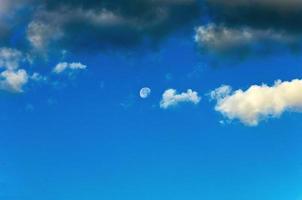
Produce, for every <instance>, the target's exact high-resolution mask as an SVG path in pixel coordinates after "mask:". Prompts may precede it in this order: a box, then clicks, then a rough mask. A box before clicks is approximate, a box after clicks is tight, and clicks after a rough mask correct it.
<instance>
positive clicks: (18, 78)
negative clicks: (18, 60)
mask: <svg viewBox="0 0 302 200" xmlns="http://www.w3.org/2000/svg"><path fill="white" fill-rule="evenodd" d="M27 82H28V74H27V72H26V71H25V70H24V69H19V70H17V71H11V70H6V71H3V72H2V73H1V74H0V89H1V90H5V91H9V92H14V93H20V92H23V89H22V88H23V86H24V85H25V84H26V83H27Z"/></svg>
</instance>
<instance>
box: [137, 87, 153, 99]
mask: <svg viewBox="0 0 302 200" xmlns="http://www.w3.org/2000/svg"><path fill="white" fill-rule="evenodd" d="M150 94H151V89H150V88H148V87H144V88H142V89H141V90H140V91H139V96H140V97H141V98H142V99H146V98H148V97H149V96H150Z"/></svg>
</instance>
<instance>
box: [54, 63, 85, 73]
mask: <svg viewBox="0 0 302 200" xmlns="http://www.w3.org/2000/svg"><path fill="white" fill-rule="evenodd" d="M86 68H87V66H86V65H83V64H82V63H79V62H78V63H75V62H73V63H67V62H62V63H58V64H57V65H56V66H55V68H54V69H53V72H54V73H56V74H60V73H62V72H63V71H65V70H68V69H69V70H84V69H86Z"/></svg>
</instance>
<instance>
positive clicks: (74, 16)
mask: <svg viewBox="0 0 302 200" xmlns="http://www.w3.org/2000/svg"><path fill="white" fill-rule="evenodd" d="M198 14H199V8H198V3H197V0H141V1H136V0H128V1H123V0H103V1H96V0H94V1H93V0H88V1H87V0H86V1H84V0H74V1H71V0H64V1H43V3H40V5H39V6H35V12H34V15H33V18H32V20H31V22H30V23H29V25H28V28H27V39H28V41H29V42H30V43H31V45H32V46H33V47H35V48H38V49H43V48H45V47H47V46H49V45H51V44H55V46H58V45H59V46H61V47H64V48H70V49H73V50H79V47H82V46H85V49H102V48H106V47H118V48H128V47H132V46H135V45H138V44H142V43H145V42H146V41H149V42H150V43H152V44H154V43H156V42H158V41H160V40H161V39H162V38H164V37H165V36H166V35H167V34H169V33H170V32H172V31H175V30H176V29H178V28H180V27H182V26H185V25H187V24H188V23H190V22H191V21H192V20H194V19H196V17H197V16H198Z"/></svg>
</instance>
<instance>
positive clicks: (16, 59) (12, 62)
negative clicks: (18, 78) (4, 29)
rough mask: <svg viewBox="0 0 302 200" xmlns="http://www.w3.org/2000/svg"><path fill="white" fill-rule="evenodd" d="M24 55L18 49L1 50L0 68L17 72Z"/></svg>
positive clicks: (4, 48)
mask: <svg viewBox="0 0 302 200" xmlns="http://www.w3.org/2000/svg"><path fill="white" fill-rule="evenodd" d="M22 58H23V55H22V53H21V52H20V51H18V50H16V49H11V48H6V47H2V48H0V68H5V69H9V70H15V69H18V68H19V63H20V62H21V60H22Z"/></svg>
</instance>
